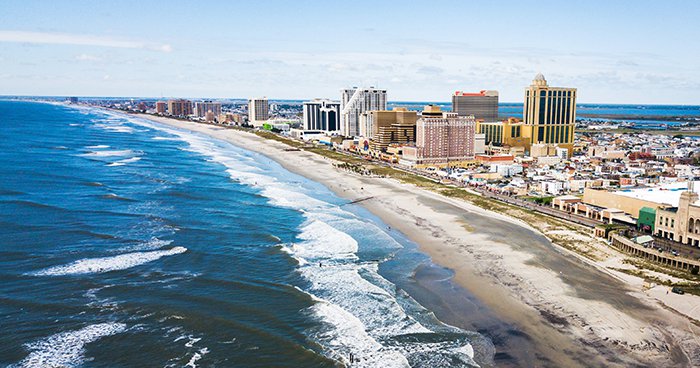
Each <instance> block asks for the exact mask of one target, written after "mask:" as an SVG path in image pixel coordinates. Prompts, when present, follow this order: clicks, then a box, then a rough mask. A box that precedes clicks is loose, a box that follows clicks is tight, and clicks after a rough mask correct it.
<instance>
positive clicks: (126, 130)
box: [95, 121, 134, 133]
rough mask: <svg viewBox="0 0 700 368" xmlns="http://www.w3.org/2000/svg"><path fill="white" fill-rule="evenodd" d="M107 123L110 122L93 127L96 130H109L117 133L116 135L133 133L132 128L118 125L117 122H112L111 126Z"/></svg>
mask: <svg viewBox="0 0 700 368" xmlns="http://www.w3.org/2000/svg"><path fill="white" fill-rule="evenodd" d="M109 123H110V122H109V121H108V123H102V124H95V126H96V127H98V128H102V129H104V130H109V131H112V132H117V133H133V132H134V128H132V127H129V126H126V125H122V124H119V123H117V122H114V123H112V124H109Z"/></svg>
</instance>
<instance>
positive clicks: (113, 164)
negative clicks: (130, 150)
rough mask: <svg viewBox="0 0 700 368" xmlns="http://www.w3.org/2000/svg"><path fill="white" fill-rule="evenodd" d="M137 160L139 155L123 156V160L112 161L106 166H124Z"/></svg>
mask: <svg viewBox="0 0 700 368" xmlns="http://www.w3.org/2000/svg"><path fill="white" fill-rule="evenodd" d="M139 160H141V157H130V158H125V159H123V160H119V161H115V162H112V163H111V164H107V166H124V165H126V164H130V163H132V162H136V161H139Z"/></svg>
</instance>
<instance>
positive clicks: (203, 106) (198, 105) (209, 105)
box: [194, 101, 221, 118]
mask: <svg viewBox="0 0 700 368" xmlns="http://www.w3.org/2000/svg"><path fill="white" fill-rule="evenodd" d="M209 111H211V112H212V113H214V116H218V115H219V114H221V103H220V102H214V101H197V102H195V103H194V115H195V116H198V117H200V118H203V117H206V115H207V112H209Z"/></svg>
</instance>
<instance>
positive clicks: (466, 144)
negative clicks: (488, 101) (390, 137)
mask: <svg viewBox="0 0 700 368" xmlns="http://www.w3.org/2000/svg"><path fill="white" fill-rule="evenodd" d="M438 113H440V108H439V107H437V106H434V105H429V106H426V109H425V110H424V112H423V114H422V116H421V118H420V119H418V122H417V123H416V147H415V150H410V149H404V156H405V157H407V158H408V159H409V160H411V161H413V163H415V164H446V165H450V164H451V162H452V163H455V164H457V163H456V162H463V161H469V160H472V159H474V141H475V131H474V129H475V125H476V120H475V119H474V117H473V116H458V115H457V114H456V113H441V114H440V115H438ZM407 154H408V155H407ZM410 156H412V157H410Z"/></svg>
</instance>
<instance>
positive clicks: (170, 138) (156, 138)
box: [151, 136, 180, 141]
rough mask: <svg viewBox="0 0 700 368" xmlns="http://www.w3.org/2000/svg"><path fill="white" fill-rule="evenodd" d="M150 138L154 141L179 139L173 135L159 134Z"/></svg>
mask: <svg viewBox="0 0 700 368" xmlns="http://www.w3.org/2000/svg"><path fill="white" fill-rule="evenodd" d="M151 139H153V140H154V141H179V140H180V139H179V138H175V137H161V136H155V137H153V138H151Z"/></svg>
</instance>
